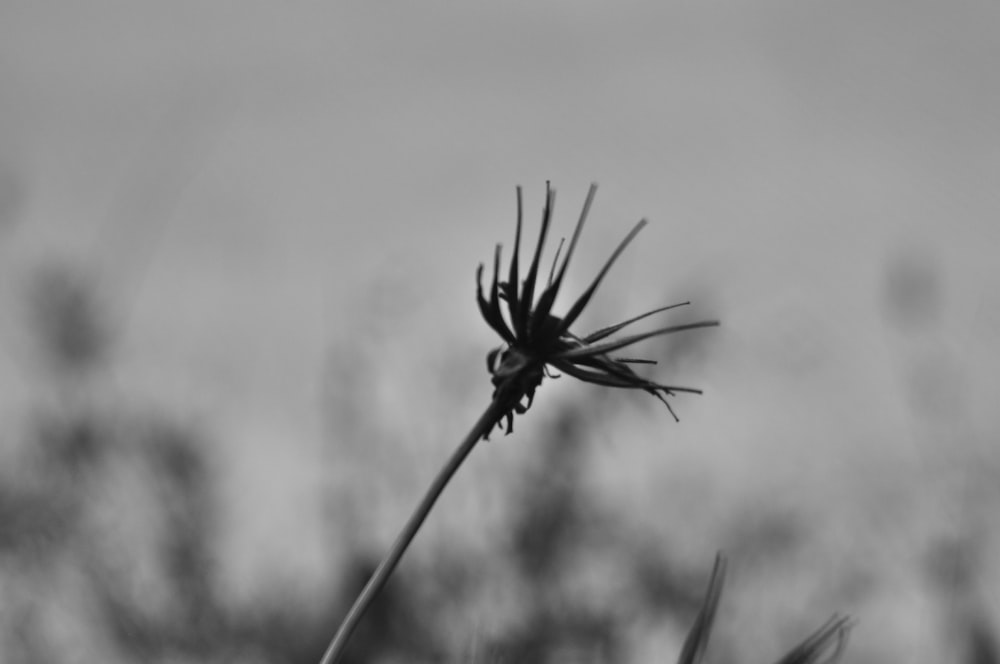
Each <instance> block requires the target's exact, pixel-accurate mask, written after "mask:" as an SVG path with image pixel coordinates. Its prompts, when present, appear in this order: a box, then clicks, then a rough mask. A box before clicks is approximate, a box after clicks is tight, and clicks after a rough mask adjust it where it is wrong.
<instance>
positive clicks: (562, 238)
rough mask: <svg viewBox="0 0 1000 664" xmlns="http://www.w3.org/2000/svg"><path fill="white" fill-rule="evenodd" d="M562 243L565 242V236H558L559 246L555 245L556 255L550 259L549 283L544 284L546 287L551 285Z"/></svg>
mask: <svg viewBox="0 0 1000 664" xmlns="http://www.w3.org/2000/svg"><path fill="white" fill-rule="evenodd" d="M564 244H566V238H564V237H561V238H559V246H558V247H556V255H555V257H553V259H552V267H551V268H550V269H549V283H548V284H547V285H546V287H549V286H551V285H552V279H553V278H554V277H555V276H556V263H558V262H559V254H560V252H562V248H563V245H564Z"/></svg>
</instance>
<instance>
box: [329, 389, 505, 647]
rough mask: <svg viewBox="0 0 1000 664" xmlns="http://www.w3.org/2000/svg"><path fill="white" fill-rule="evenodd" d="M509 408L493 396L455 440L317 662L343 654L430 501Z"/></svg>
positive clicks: (426, 512) (421, 522)
mask: <svg viewBox="0 0 1000 664" xmlns="http://www.w3.org/2000/svg"><path fill="white" fill-rule="evenodd" d="M511 407H512V404H510V403H509V400H508V399H504V398H501V397H499V396H498V397H495V398H494V399H493V401H491V402H490V405H489V406H487V408H486V410H485V411H484V412H483V414H482V415H481V416H480V418H479V420H478V421H477V422H476V423H475V424H474V425H473V426H472V429H471V430H470V431H469V433H468V434H467V435H466V436H465V438H464V439H463V440H462V442H461V443H459V445H458V447H457V448H456V449H455V451H454V452H453V453H452V455H451V457H450V458H449V459H448V461H447V462H446V463H445V465H444V466H442V468H441V470H440V471H438V474H437V475H436V476H435V477H434V481H433V482H431V485H430V487H428V489H427V492H426V493H425V494H424V497H423V499H421V501H420V503H419V504H418V505H417V508H416V509H415V510H414V511H413V514H412V515H410V518H409V519H408V520H407V522H406V524H405V525H404V526H403V529H402V530H401V531H400V533H399V535H398V536H397V537H396V541H395V542H393V544H392V547H391V548H390V549H389V551H388V553H386V555H385V558H383V559H382V562H381V563H380V564H379V566H378V568H377V569H376V570H375V572H374V573H373V574H372V576H371V578H370V579H369V580H368V583H367V584H365V587H364V590H362V591H361V594H360V595H358V598H357V599H356V600H354V604H353V606H351V610H350V611H348V612H347V615H346V616H345V617H344V620H343V621H342V622H341V623H340V627H339V628H338V629H337V633H336V634H335V635H334V637H333V640H332V641H331V642H330V645H329V647H328V648H327V649H326V652H325V653H324V654H323V659H322V660H320V664H334V663H335V662H337V661H339V660H340V658H341V657H342V656H343V655H344V653H345V652H346V650H347V644H348V641H349V640H350V638H351V634H352V633H353V632H354V630H355V628H356V627H357V626H358V623H359V622H361V618H362V617H363V616H364V614H365V611H367V610H368V607H369V606H371V604H372V602H374V601H375V598H376V597H377V596H378V594H379V593H380V592H381V591H382V588H383V587H385V584H386V583H387V582H388V581H389V577H390V576H392V572H393V570H395V569H396V565H398V564H399V561H400V559H401V558H402V557H403V554H404V553H406V549H407V547H409V546H410V542H412V541H413V538H414V537H415V536H416V534H417V531H418V530H420V527H421V526H422V525H423V523H424V520H426V519H427V515H428V514H429V513H430V511H431V509H432V508H433V507H434V503H436V502H437V499H438V497H440V496H441V493H442V492H443V491H444V488H445V487H446V486H448V482H450V481H451V478H452V476H454V474H455V471H457V470H458V468H459V467H460V466H461V465H462V462H463V461H465V458H466V457H467V456H468V455H469V452H471V451H472V448H474V447H475V446H476V443H477V442H479V440H480V439H482V438H484V437H485V436H486V435H487V434H488V433H489V432H490V431H491V430H492V429H493V428H494V427H495V426H496V425H497V422H498V421H499V420H500V418H501V417H502V416H503V414H504V413H506V412H508V411H509V410H510V409H511Z"/></svg>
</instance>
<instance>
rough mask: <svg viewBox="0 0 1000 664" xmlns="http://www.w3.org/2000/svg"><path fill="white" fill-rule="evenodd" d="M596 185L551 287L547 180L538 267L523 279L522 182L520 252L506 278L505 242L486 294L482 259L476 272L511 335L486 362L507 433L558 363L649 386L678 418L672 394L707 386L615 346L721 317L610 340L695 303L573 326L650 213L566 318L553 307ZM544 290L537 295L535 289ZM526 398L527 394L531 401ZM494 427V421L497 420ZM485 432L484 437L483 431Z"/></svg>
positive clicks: (488, 311)
mask: <svg viewBox="0 0 1000 664" xmlns="http://www.w3.org/2000/svg"><path fill="white" fill-rule="evenodd" d="M596 191H597V186H596V185H591V187H590V191H589V192H588V193H587V200H586V202H585V203H584V205H583V211H582V212H581V213H580V220H579V221H578V222H577V224H576V230H575V231H574V232H573V237H572V238H571V239H570V242H569V247H568V248H567V249H566V255H565V257H564V258H563V260H562V263H561V264H560V263H559V253H560V251H561V249H562V246H563V245H562V243H561V242H560V244H559V248H558V249H557V250H556V256H555V258H554V259H553V262H552V268H551V270H550V272H549V277H548V282H547V283H546V284H544V287H543V286H542V285H540V284H539V282H538V269H539V263H540V261H541V257H542V251H543V249H544V247H545V239H546V236H547V235H548V230H549V224H550V222H551V221H552V209H553V206H554V204H555V191H554V190H553V189H552V187H551V186H549V185H548V184H546V200H545V210H544V212H543V213H542V227H541V232H540V235H539V239H538V244H537V246H536V247H535V252H534V256H533V258H532V260H531V266H530V267H529V268H528V272H527V275H526V276H525V278H524V281H521V280H520V274H519V272H518V270H519V264H518V261H519V253H520V245H521V221H522V216H523V214H522V213H523V205H522V197H521V188H520V187H518V188H517V230H516V231H515V235H514V254H513V256H512V257H511V260H510V269H509V273H508V277H507V280H506V281H500V254H501V246H500V245H499V244H498V245H497V247H496V251H495V253H494V259H493V283H492V285H491V286H490V292H489V298H488V299H487V297H486V296H485V295H484V293H483V284H482V276H483V269H484V267H483V265H482V264H480V265H479V269H478V270H477V272H476V280H477V293H476V294H477V299H478V301H479V309H480V311H481V312H482V314H483V318H484V319H485V320H486V322H487V323H488V324H489V326H490V327H492V328H493V329H494V330H495V331H496V333H497V334H499V335H500V337H501V338H502V339H503V341H504V344H505V345H504V346H501V347H500V348H496V349H494V350H492V351H490V352H489V354H488V355H487V358H486V361H487V367H488V369H489V371H490V373H491V374H492V376H493V377H492V382H493V386H494V388H495V389H494V392H493V398H494V399H495V400H500V401H501V402H502V403H503V404H504V406H505V407H506V410H505V411H504V412H503V414H502V415H501V416H500V417H499V418H498V419H497V421H496V423H495V425H499V424H501V422H502V421H503V419H504V418H506V420H507V431H506V432H507V433H510V432H511V431H512V430H513V423H514V413H518V414H522V413H525V412H527V410H528V408H530V407H531V403H532V400H533V399H534V396H535V390H536V389H537V388H538V386H539V385H540V384H541V382H542V379H543V378H544V377H545V376H546V375H551V374H549V373H548V369H547V368H546V367H552V368H554V369H557V370H559V371H561V372H562V373H564V374H567V375H569V376H573V377H574V378H578V379H580V380H582V381H585V382H588V383H594V384H597V385H603V386H606V387H623V388H630V389H639V390H643V391H645V392H648V393H650V394H652V395H653V396H655V397H656V398H658V399H659V400H660V401H662V402H663V403H664V404H665V405H666V406H667V409H668V410H670V414H671V415H673V416H674V419H677V415H676V414H675V413H674V411H673V409H672V408H671V407H670V404H669V403H668V402H667V399H666V397H667V396H673V395H674V393H675V392H692V393H695V394H701V390H698V389H695V388H691V387H677V386H673V385H662V384H660V383H657V382H654V381H651V380H648V379H646V378H643V377H642V376H640V375H638V374H637V373H635V371H633V370H632V368H631V366H629V365H631V364H656V362H655V361H654V360H645V359H635V358H625V357H612V356H611V355H610V353H613V352H615V351H618V350H620V349H622V348H625V347H627V346H631V345H632V344H635V343H637V342H639V341H643V340H644V339H649V338H650V337H655V336H660V335H664V334H671V333H673V332H680V331H682V330H691V329H695V328H701V327H712V326H716V325H718V324H719V323H718V322H717V321H701V322H697V323H689V324H686V325H674V326H671V327H663V328H659V329H656V330H652V331H650V332H644V333H641V334H632V335H628V336H625V337H620V338H618V339H608V338H609V337H611V335H613V334H615V333H616V332H619V331H620V330H622V329H624V328H625V327H626V326H628V325H631V324H632V323H635V322H638V321H640V320H642V319H644V318H647V317H648V316H652V315H653V314H656V313H660V312H662V311H666V310H668V309H673V308H676V307H680V306H683V305H685V304H688V303H687V302H682V303H680V304H672V305H669V306H666V307H661V308H659V309H654V310H653V311H647V312H646V313H644V314H641V315H639V316H636V317H634V318H630V319H628V320H626V321H623V322H621V323H616V324H614V325H610V326H608V327H604V328H602V329H600V330H597V331H596V332H593V333H591V334H588V335H586V336H583V337H579V336H577V335H575V334H573V333H572V332H570V331H569V328H570V326H571V325H572V324H573V323H574V322H576V320H577V318H579V317H580V314H581V313H582V312H583V310H584V308H585V307H586V306H587V304H588V303H589V302H590V298H591V297H592V296H593V295H594V292H595V291H596V290H597V287H598V286H599V285H600V283H601V280H602V279H603V278H604V275H605V274H607V272H608V270H609V269H610V268H611V266H612V265H613V264H614V262H615V261H616V260H617V259H618V256H619V255H620V254H621V252H622V251H623V250H624V249H625V247H626V246H628V244H629V242H631V241H632V239H633V238H635V236H636V235H637V234H638V232H639V231H640V230H641V229H642V227H643V226H645V225H646V220H645V219H643V220H641V221H639V223H637V224H636V225H635V227H634V228H633V229H632V230H631V231H630V232H629V234H628V235H627V236H626V237H625V239H624V240H622V242H621V244H619V245H618V248H617V249H615V251H614V253H612V254H611V258H609V259H608V261H607V262H606V263H605V264H604V267H603V268H601V270H600V272H598V274H597V277H595V278H594V281H593V282H592V283H591V284H590V287H588V288H587V289H586V290H585V291H584V292H583V294H582V295H580V297H579V298H578V299H577V300H576V302H575V303H574V304H573V306H572V307H570V309H569V311H568V312H566V314H565V315H564V316H562V317H559V316H556V315H554V314H553V313H552V305H553V303H554V302H555V300H556V296H557V295H558V294H559V288H560V286H561V285H562V282H563V278H564V277H565V275H566V268H567V267H568V266H569V262H570V259H571V258H572V257H573V250H574V249H576V243H577V241H578V240H579V238H580V232H581V231H582V230H583V224H584V221H586V218H587V213H588V211H589V210H590V205H591V203H592V202H593V199H594V194H595V192H596ZM536 290H537V291H540V292H541V294H540V295H538V297H537V299H536V297H535V293H536ZM501 300H502V301H503V302H504V303H505V304H506V309H507V315H506V318H505V316H504V313H503V308H502V305H501ZM525 400H526V401H525ZM491 428H492V427H491ZM484 437H485V436H484Z"/></svg>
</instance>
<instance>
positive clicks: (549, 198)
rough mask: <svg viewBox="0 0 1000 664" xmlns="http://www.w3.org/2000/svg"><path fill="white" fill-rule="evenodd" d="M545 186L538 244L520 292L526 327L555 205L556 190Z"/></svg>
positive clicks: (547, 184) (522, 313)
mask: <svg viewBox="0 0 1000 664" xmlns="http://www.w3.org/2000/svg"><path fill="white" fill-rule="evenodd" d="M545 187H546V192H545V211H544V212H542V229H541V231H540V232H539V234H538V245H537V246H536V247H535V256H534V258H532V259H531V267H530V268H528V276H527V277H525V279H524V291H523V292H522V293H521V311H520V318H521V321H522V322H523V323H525V327H526V328H527V327H528V325H527V322H528V319H529V314H530V313H531V305H532V303H533V301H534V299H535V281H536V280H537V278H538V263H539V262H540V261H541V258H542V250H543V249H544V248H545V237H546V235H547V234H548V230H549V222H550V221H551V220H552V208H553V207H555V196H556V192H555V190H553V189H552V187H551V186H550V185H549V183H546V185H545Z"/></svg>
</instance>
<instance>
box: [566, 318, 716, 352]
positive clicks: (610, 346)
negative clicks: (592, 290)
mask: <svg viewBox="0 0 1000 664" xmlns="http://www.w3.org/2000/svg"><path fill="white" fill-rule="evenodd" d="M718 325H719V321H714V320H711V321H702V322H700V323H688V324H687V325H674V326H672V327H662V328H660V329H658V330H653V331H652V332H644V333H642V334H633V335H630V336H627V337H622V338H621V339H616V340H614V341H606V342H605V343H603V344H597V345H588V346H584V347H583V348H574V349H573V350H567V351H563V352H561V353H558V354H557V357H559V358H560V359H567V360H572V359H575V358H579V357H586V356H588V355H604V354H606V353H610V352H612V351H616V350H618V349H620V348H625V347H626V346H631V345H632V344H634V343H638V342H640V341H643V340H645V339H649V338H651V337H656V336H660V335H664V334H673V333H674V332H683V331H684V330H695V329H698V328H702V327H717V326H718Z"/></svg>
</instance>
